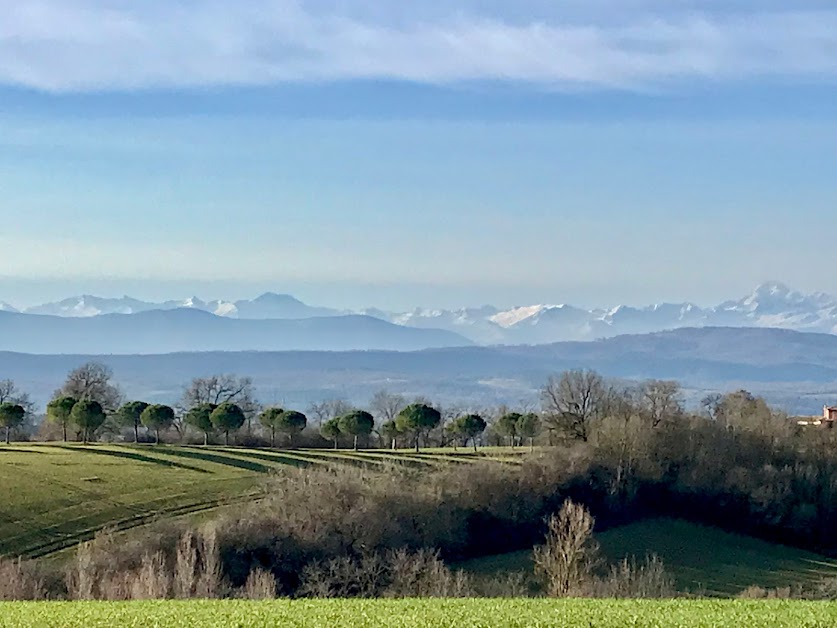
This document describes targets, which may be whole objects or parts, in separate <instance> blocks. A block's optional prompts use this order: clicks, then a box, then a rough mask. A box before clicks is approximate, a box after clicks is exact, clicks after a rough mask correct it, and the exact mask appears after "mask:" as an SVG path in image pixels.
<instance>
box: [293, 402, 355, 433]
mask: <svg viewBox="0 0 837 628" xmlns="http://www.w3.org/2000/svg"><path fill="white" fill-rule="evenodd" d="M352 410H354V406H352V404H350V403H349V402H348V401H346V400H345V399H327V400H325V401H320V402H317V403H312V404H311V405H310V406H308V409H307V410H306V411H305V413H306V414H307V415H308V416H310V417H311V418H312V419H314V421H313V424H314V425H316V426H317V427H318V428H320V427H322V426H323V425H324V424H325V423H327V422H328V421H330V420H331V419H337V418H339V417H341V416H343V415H345V414H348V413H349V412H351V411H352Z"/></svg>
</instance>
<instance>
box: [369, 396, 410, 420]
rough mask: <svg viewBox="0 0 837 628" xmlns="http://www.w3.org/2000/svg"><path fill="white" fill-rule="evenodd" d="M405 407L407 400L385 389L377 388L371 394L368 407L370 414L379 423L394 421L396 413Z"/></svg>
mask: <svg viewBox="0 0 837 628" xmlns="http://www.w3.org/2000/svg"><path fill="white" fill-rule="evenodd" d="M406 407H407V400H406V399H405V398H404V397H403V396H401V395H396V394H392V393H390V392H388V391H386V390H379V391H378V392H376V393H375V394H374V395H373V396H372V400H371V401H370V402H369V408H370V409H371V410H372V414H374V415H375V418H376V419H378V421H380V422H381V423H386V422H388V421H394V420H395V417H397V416H398V413H399V412H401V411H402V410H403V409H404V408H406Z"/></svg>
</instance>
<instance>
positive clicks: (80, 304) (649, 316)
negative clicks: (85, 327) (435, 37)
mask: <svg viewBox="0 0 837 628" xmlns="http://www.w3.org/2000/svg"><path fill="white" fill-rule="evenodd" d="M181 308H185V309H196V310H201V311H204V312H209V313H211V314H215V315H216V316H220V317H224V318H238V319H253V320H258V319H264V320H267V319H309V318H318V317H330V316H341V315H346V314H362V315H365V316H369V317H373V318H378V319H381V320H384V321H387V322H389V323H393V324H396V325H400V326H402V327H413V328H419V329H439V330H445V331H450V332H455V333H457V334H460V335H462V336H465V337H466V338H468V339H470V340H471V341H473V342H476V343H479V344H487V345H489V344H544V343H551V342H560V341H567V340H593V339H598V338H608V337H612V336H619V335H623V334H644V333H651V332H657V331H664V330H671V329H678V328H683V327H776V328H781V329H791V330H797V331H812V332H825V333H832V334H834V333H837V298H834V297H832V296H829V295H827V294H823V293H815V294H810V295H805V294H802V293H799V292H796V291H793V290H791V289H790V288H788V287H787V286H785V285H784V284H781V283H777V282H771V283H766V284H763V285H761V286H759V287H757V288H756V289H755V290H754V291H753V292H752V293H751V294H749V295H747V296H745V297H743V298H741V299H739V300H733V301H725V302H723V303H721V304H719V305H717V306H714V307H700V306H697V305H695V304H694V303H661V304H657V305H650V306H647V307H632V306H626V305H618V306H616V307H612V308H609V309H592V310H588V309H583V308H578V307H574V306H572V305H567V304H561V305H549V304H540V305H524V306H520V307H514V308H510V309H499V308H496V307H493V306H490V305H485V306H482V307H473V308H462V309H456V310H446V309H424V308H417V309H415V310H411V311H409V312H387V311H384V310H382V309H379V308H369V309H366V310H363V311H361V312H348V311H341V310H336V309H331V308H326V307H316V306H311V305H307V304H306V303H303V302H302V301H300V300H299V299H296V298H294V297H292V296H290V295H286V294H276V293H272V292H268V293H266V294H263V295H261V296H260V297H257V298H255V299H252V300H239V301H225V300H214V301H203V300H201V299H199V298H197V297H192V298H189V299H184V300H173V301H165V302H162V303H153V302H148V301H140V300H138V299H133V298H131V297H127V296H125V297H121V298H116V299H110V298H101V297H95V296H90V295H82V296H79V297H72V298H69V299H65V300H63V301H59V302H57V303H48V304H45V305H40V306H37V307H32V308H29V309H26V310H24V312H25V313H27V314H45V315H52V316H61V317H91V316H99V315H103V314H137V313H141V312H148V311H152V310H176V309H181ZM4 310H5V311H10V312H13V311H16V310H15V309H14V308H13V307H12V306H10V305H7V304H0V311H4Z"/></svg>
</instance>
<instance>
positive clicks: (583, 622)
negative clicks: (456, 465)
mask: <svg viewBox="0 0 837 628" xmlns="http://www.w3.org/2000/svg"><path fill="white" fill-rule="evenodd" d="M835 625H837V604H833V603H818V602H788V601H757V602H753V601H740V600H733V601H718V600H715V601H711V600H701V601H694V600H692V601H684V600H674V601H662V602H655V601H647V600H627V601H612V600H427V599H425V600H295V601H287V600H278V601H274V602H241V601H222V602H204V601H199V602H171V601H163V602H129V603H102V602H70V603H63V602H57V603H49V602H48V603H11V604H0V626H2V627H9V628H12V627H15V628H17V627H22V626H62V627H66V628H75V627H79V628H97V627H99V626H123V627H136V628H139V627H140V626H156V627H157V628H169V627H172V628H174V627H183V626H203V627H208V626H209V627H212V626H218V627H221V626H234V627H237V628H256V627H267V626H305V627H307V628H311V627H317V628H319V627H322V628H333V627H341V626H345V627H347V628H348V627H350V626H351V627H357V626H361V627H362V626H393V627H401V626H404V627H406V626H450V627H454V626H456V627H458V628H477V627H487V626H520V627H523V626H526V627H531V628H536V627H542V628H547V627H555V626H557V627H561V626H568V627H569V626H572V627H578V628H591V627H594V628H626V627H637V628H638V627H643V628H668V627H672V628H674V627H678V628H681V627H682V628H686V627H689V628H692V627H695V628H704V627H705V628H710V627H712V628H726V627H729V628H745V627H746V628H760V627H771V628H828V627H832V626H835Z"/></svg>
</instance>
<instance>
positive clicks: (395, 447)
mask: <svg viewBox="0 0 837 628" xmlns="http://www.w3.org/2000/svg"><path fill="white" fill-rule="evenodd" d="M390 447H391V448H392V450H393V451H395V450H396V449H398V439H397V438H393V439H392V443H390Z"/></svg>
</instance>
